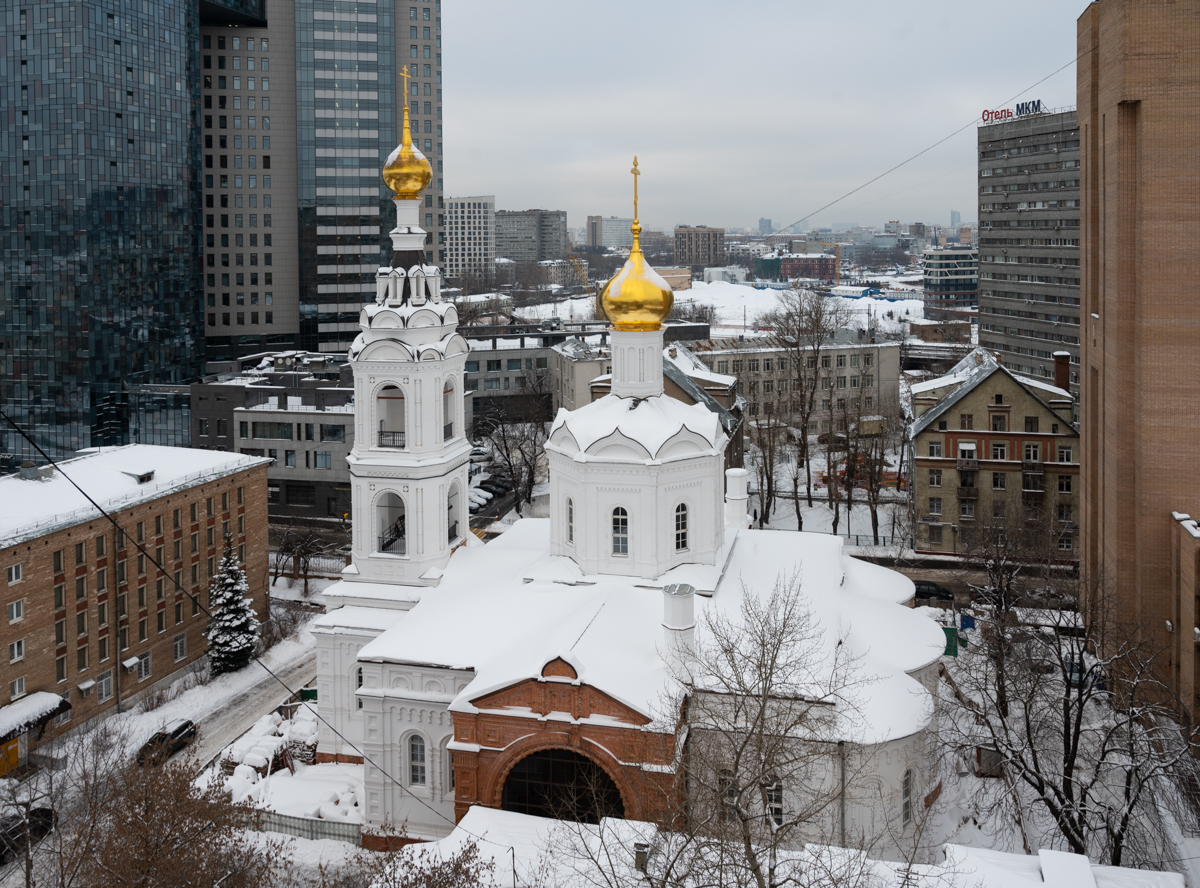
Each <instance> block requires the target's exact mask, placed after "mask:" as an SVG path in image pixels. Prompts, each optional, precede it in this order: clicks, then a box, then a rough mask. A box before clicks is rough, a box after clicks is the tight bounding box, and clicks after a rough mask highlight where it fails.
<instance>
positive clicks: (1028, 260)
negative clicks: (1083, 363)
mask: <svg viewBox="0 0 1200 888" xmlns="http://www.w3.org/2000/svg"><path fill="white" fill-rule="evenodd" d="M978 138H979V218H980V223H981V226H982V228H981V231H980V232H979V344H980V345H981V346H983V347H984V348H987V349H989V350H991V351H994V352H999V353H1000V354H1001V355H1003V356H1004V364H1005V366H1007V367H1008V368H1009V369H1011V370H1012V371H1014V372H1016V373H1025V374H1028V375H1030V376H1039V377H1041V378H1043V379H1053V378H1054V353H1055V352H1056V351H1066V352H1068V353H1069V354H1070V355H1071V363H1072V365H1073V366H1072V369H1071V376H1070V380H1069V381H1070V388H1071V391H1072V393H1074V394H1075V395H1076V396H1078V394H1079V369H1078V368H1079V275H1080V271H1079V175H1080V172H1079V127H1078V126H1077V125H1076V121H1075V112H1074V111H1064V112H1062V113H1059V114H1034V115H1030V116H1027V117H1018V118H1015V119H1013V120H1006V121H1004V122H1002V123H995V124H990V125H987V126H981V127H979V131H978ZM960 238H961V239H962V240H963V241H964V242H966V243H969V242H970V232H968V231H966V230H965V229H963V230H960Z"/></svg>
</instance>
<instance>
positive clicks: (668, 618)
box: [663, 583, 696, 678]
mask: <svg viewBox="0 0 1200 888" xmlns="http://www.w3.org/2000/svg"><path fill="white" fill-rule="evenodd" d="M663 641H664V643H665V654H666V657H665V659H666V661H667V665H668V666H669V667H670V669H671V673H672V674H673V675H675V676H676V677H677V678H684V677H686V676H687V674H688V668H689V662H690V660H691V656H692V652H693V651H694V650H695V644H696V587H695V586H690V585H688V584H687V583H671V584H670V585H668V586H663Z"/></svg>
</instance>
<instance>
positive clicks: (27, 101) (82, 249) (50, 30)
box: [0, 0, 221, 468]
mask: <svg viewBox="0 0 1200 888" xmlns="http://www.w3.org/2000/svg"><path fill="white" fill-rule="evenodd" d="M220 5H221V4H219V3H207V4H205V6H206V7H209V8H213V9H217V8H220ZM186 9H187V7H185V6H181V5H180V4H179V3H175V2H167V0H146V2H143V3H138V4H137V5H136V6H134V5H130V4H126V3H121V4H116V3H113V4H97V3H71V4H68V3H52V2H29V3H22V4H16V3H11V4H6V6H5V10H4V12H3V16H4V18H3V21H4V33H5V42H6V48H5V51H4V52H3V54H2V55H0V71H3V84H4V85H3V87H2V88H0V114H2V115H3V119H4V121H5V126H4V128H3V131H2V132H0V207H2V209H0V237H2V239H3V242H4V250H5V256H6V259H5V270H4V274H3V277H2V279H0V406H2V407H3V409H4V411H5V412H6V413H8V414H9V415H10V416H11V417H12V418H13V419H14V420H15V421H16V422H18V423H20V424H21V425H22V427H24V428H25V429H26V430H28V431H29V432H30V433H31V434H32V435H33V436H34V437H35V438H36V439H37V441H38V443H39V444H40V445H41V446H42V447H43V448H45V450H46V451H47V452H49V453H50V454H51V455H52V456H64V455H67V454H70V453H71V452H73V451H75V450H78V449H80V448H84V447H89V446H93V445H97V444H119V443H127V442H129V441H131V440H133V439H134V436H135V435H137V434H138V421H139V419H138V418H139V416H143V418H144V412H143V411H141V409H140V406H139V403H138V399H139V397H140V394H139V393H143V392H147V391H152V390H151V389H148V388H147V387H148V386H151V385H154V384H171V383H183V382H185V381H187V380H188V379H189V378H191V377H194V376H196V375H198V374H199V372H200V369H201V361H202V358H203V339H202V336H203V328H202V326H201V323H202V317H201V308H200V305H201V300H200V289H199V283H200V277H199V275H200V257H201V253H200V240H199V232H200V230H201V228H200V225H201V217H200V202H199V199H198V192H197V188H196V184H197V182H196V176H197V174H198V172H199V140H198V138H197V136H198V133H197V130H196V128H195V117H194V115H195V114H196V111H197V108H198V96H199V86H200V81H199V71H198V69H199V61H200V59H199V53H198V49H199V41H198V39H197V37H198V28H199V20H198V18H197V17H196V16H195V14H193V13H189V12H187V11H186ZM68 48H69V49H68ZM159 391H161V392H163V393H164V397H166V399H167V400H166V401H165V402H163V403H166V404H167V405H168V406H170V405H171V404H172V398H171V394H170V390H169V389H160V390H159ZM150 397H151V400H154V399H155V397H156V396H154V395H151V396H150ZM151 406H153V407H155V408H157V407H160V406H162V405H161V404H159V403H158V402H157V401H155V403H154V404H152V405H151ZM175 406H178V405H175ZM152 412H154V414H155V416H156V417H157V418H159V419H161V417H163V416H164V415H167V416H168V417H169V418H168V419H166V420H162V421H161V422H158V420H156V424H159V425H161V428H160V431H161V432H162V433H163V435H162V437H158V438H155V439H154V440H156V441H159V442H161V443H177V441H176V440H173V435H172V424H173V423H174V425H177V426H178V427H177V428H176V429H175V434H174V437H175V438H179V440H180V442H181V441H182V440H184V439H185V438H186V433H187V418H186V415H185V414H184V413H182V412H175V413H169V414H163V413H161V411H159V410H157V409H155V410H153V411H152ZM170 417H173V419H172V418H170ZM141 440H143V441H145V440H149V439H147V438H141ZM30 457H33V458H39V457H37V456H36V454H35V452H34V451H33V449H32V448H31V447H30V446H29V445H28V444H27V443H26V442H25V441H24V440H23V439H22V438H21V437H20V436H19V435H18V434H17V433H16V432H15V431H14V430H13V428H12V427H11V426H10V425H9V424H8V423H5V422H3V421H0V468H7V467H11V465H12V463H13V462H21V461H23V460H24V459H27V458H30Z"/></svg>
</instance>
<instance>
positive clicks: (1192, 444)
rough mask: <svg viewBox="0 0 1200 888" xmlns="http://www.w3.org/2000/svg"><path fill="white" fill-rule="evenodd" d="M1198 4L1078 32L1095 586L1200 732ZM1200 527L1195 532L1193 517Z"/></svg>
mask: <svg viewBox="0 0 1200 888" xmlns="http://www.w3.org/2000/svg"><path fill="white" fill-rule="evenodd" d="M1197 34H1200V4H1197V3H1195V2H1188V3H1138V2H1134V0H1100V2H1098V3H1092V4H1089V5H1088V6H1087V7H1086V8H1084V10H1083V13H1082V15H1080V17H1079V22H1078V51H1079V53H1081V54H1082V55H1083V60H1082V61H1081V62H1080V65H1079V71H1078V74H1077V77H1078V87H1079V89H1078V93H1079V108H1078V122H1079V136H1080V149H1081V150H1080V157H1081V160H1082V176H1081V182H1082V187H1081V192H1080V199H1081V206H1080V213H1079V216H1080V220H1081V229H1080V242H1081V249H1082V252H1081V255H1080V259H1081V262H1080V268H1081V270H1082V273H1081V276H1080V277H1081V281H1082V283H1081V288H1080V296H1081V301H1082V305H1081V306H1080V317H1081V320H1082V322H1083V323H1082V325H1081V328H1080V334H1081V335H1080V338H1081V339H1082V340H1083V341H1082V343H1081V354H1080V361H1081V365H1080V366H1081V374H1082V375H1081V380H1080V388H1081V391H1082V393H1083V400H1082V403H1081V405H1080V420H1081V428H1082V432H1083V442H1084V453H1083V485H1084V506H1083V521H1082V533H1083V555H1082V566H1081V568H1082V573H1083V575H1084V576H1085V577H1086V578H1087V579H1088V580H1089V581H1091V582H1096V583H1101V584H1103V585H1102V589H1103V591H1104V592H1105V593H1106V594H1107V595H1110V596H1111V598H1112V602H1113V604H1114V606H1115V610H1116V617H1117V619H1119V620H1120V621H1122V623H1123V627H1122V630H1123V631H1124V632H1127V633H1128V632H1137V633H1138V634H1139V636H1140V637H1141V638H1143V639H1144V640H1145V641H1146V642H1147V643H1148V644H1150V645H1152V646H1153V648H1154V649H1156V650H1158V651H1162V652H1163V654H1162V655H1161V656H1160V657H1159V658H1158V660H1157V662H1160V663H1162V665H1163V669H1162V672H1161V673H1160V678H1162V679H1163V680H1165V681H1166V682H1168V683H1169V685H1170V687H1171V689H1172V691H1173V692H1174V693H1175V694H1176V696H1177V697H1178V699H1179V700H1180V701H1182V703H1183V704H1184V707H1185V710H1186V711H1187V712H1188V714H1189V715H1190V718H1191V721H1192V723H1195V721H1196V720H1197V718H1200V705H1198V704H1200V697H1197V692H1198V691H1200V658H1197V656H1196V648H1197V645H1196V631H1197V630H1200V609H1198V608H1197V606H1196V597H1195V594H1194V593H1195V591H1196V590H1195V579H1194V578H1195V576H1196V567H1197V562H1196V561H1195V560H1194V558H1195V555H1196V549H1195V546H1194V545H1192V544H1189V543H1188V542H1187V539H1186V538H1184V537H1183V536H1181V535H1183V534H1186V535H1187V536H1188V537H1190V536H1191V535H1192V534H1193V533H1194V532H1195V527H1194V525H1191V524H1188V522H1191V521H1192V520H1193V519H1194V518H1195V517H1197V516H1200V497H1198V495H1197V491H1198V489H1200V468H1198V467H1197V461H1196V450H1197V436H1196V428H1197V422H1196V418H1197V417H1198V416H1200V387H1198V386H1196V385H1194V384H1193V383H1192V381H1191V379H1190V368H1191V367H1194V366H1196V364H1197V362H1198V361H1200V339H1197V337H1196V333H1195V324H1196V300H1195V288H1196V281H1197V279H1198V278H1200V254H1198V253H1197V251H1196V249H1195V232H1197V231H1200V177H1198V176H1197V175H1196V157H1197V155H1198V152H1200V103H1197V101H1196V96H1197V95H1198V94H1200V55H1197V52H1196V48H1197V45H1198V43H1197V36H1196V35H1197ZM1189 515H1190V516H1191V517H1187V516H1189Z"/></svg>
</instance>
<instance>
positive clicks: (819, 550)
mask: <svg viewBox="0 0 1200 888" xmlns="http://www.w3.org/2000/svg"><path fill="white" fill-rule="evenodd" d="M639 409H641V408H639ZM699 409H701V410H703V409H704V408H699ZM706 412H707V411H706ZM549 536H550V528H549V521H547V520H545V519H525V520H521V521H518V522H516V523H515V524H514V525H513V526H512V527H511V528H510V529H509V530H508V531H507V532H505V533H504V534H503V535H502V536H501V537H499V538H498V539H496V540H493V541H492V542H490V543H488V544H487V545H486V546H479V547H474V548H463V549H459V550H457V551H456V552H455V553H454V556H453V557H452V558H451V559H450V562H449V564H448V565H447V567H446V569H445V572H444V574H443V576H442V578H441V582H440V583H439V585H438V586H437V587H436V588H430V589H424V590H422V593H421V601H420V603H418V604H417V605H416V606H415V607H414V608H413V609H412V610H410V611H407V612H405V613H403V614H401V615H400V618H399V619H398V620H397V621H396V624H395V625H394V626H393V627H392V628H391V629H388V630H387V631H386V632H384V633H383V634H382V635H380V636H379V637H378V638H376V639H374V640H373V641H371V642H369V643H368V644H367V645H366V646H365V647H363V649H362V650H361V651H360V652H359V659H360V660H364V661H383V662H396V663H420V664H436V665H439V666H444V667H447V668H455V669H467V670H474V672H475V677H474V679H473V680H472V681H471V682H470V684H468V685H467V687H466V688H465V689H464V690H463V691H462V692H460V693H459V694H458V695H457V696H456V697H455V698H454V700H453V702H452V703H451V704H450V708H451V710H453V711H459V712H477V711H479V710H478V709H477V708H476V705H475V702H473V701H477V700H479V699H480V698H482V697H483V696H485V695H487V694H489V693H491V692H494V691H497V690H500V689H502V688H505V687H508V686H511V685H513V684H515V683H517V682H520V681H524V680H526V679H532V678H537V677H538V676H540V675H541V672H542V668H543V666H545V664H546V663H547V662H549V661H550V660H553V659H554V658H556V657H561V658H562V659H563V660H565V661H566V662H568V663H570V664H571V666H572V667H573V668H574V669H575V671H576V674H577V676H578V679H579V681H580V682H582V683H585V684H588V685H591V686H593V687H595V688H597V689H599V690H601V691H603V692H604V693H606V694H608V695H609V696H611V697H612V698H614V699H616V700H618V701H620V702H621V703H623V704H625V705H626V706H628V707H630V708H631V709H633V710H634V711H636V712H639V713H642V714H644V715H645V716H646V717H653V715H654V714H655V710H656V709H657V707H659V706H660V704H661V703H662V701H663V699H664V698H665V695H667V694H668V693H670V691H671V690H672V688H673V679H671V677H670V675H669V673H668V669H667V666H666V664H665V662H664V660H663V656H662V654H663V629H662V620H663V600H662V599H663V595H662V593H661V592H660V591H659V590H660V589H661V587H662V586H663V585H666V584H667V583H669V582H673V581H675V580H676V579H677V578H676V577H675V576H673V575H671V576H668V575H664V576H663V577H659V578H658V579H657V580H647V579H644V578H636V577H621V576H610V575H587V576H584V575H582V574H581V573H580V572H579V571H578V570H577V569H576V570H575V571H574V573H572V574H571V575H569V576H568V575H566V574H564V572H563V571H562V570H561V569H559V567H557V566H556V565H557V564H558V562H561V561H564V560H565V559H554V558H551V556H550V554H549V552H550V540H549ZM730 536H731V538H732V542H731V543H729V546H730V548H729V549H728V550H727V551H728V557H727V558H726V559H725V560H724V561H723V564H724V570H723V572H721V573H720V574H719V579H718V581H717V582H716V583H715V584H714V585H715V591H714V593H713V594H712V596H711V597H704V596H698V597H697V599H696V609H697V624H698V628H697V632H698V634H699V635H700V636H701V639H700V640H701V643H703V638H702V636H703V614H704V612H705V611H712V612H714V613H719V614H721V615H724V616H726V617H729V618H734V619H736V618H737V617H738V615H739V614H740V613H741V606H742V599H743V596H745V595H753V596H760V597H766V596H769V595H770V594H771V592H772V590H773V589H774V587H775V584H776V581H777V580H778V579H779V578H780V577H784V578H787V577H790V576H792V575H793V574H796V573H799V574H800V577H801V584H802V585H801V588H802V591H803V594H804V595H805V596H806V597H807V598H808V601H809V604H810V607H811V611H812V615H813V619H814V622H815V623H816V624H818V625H819V626H820V629H821V641H820V642H819V644H820V645H821V647H822V650H823V652H824V654H825V655H826V657H827V659H831V658H832V657H833V654H834V651H835V650H837V645H838V643H839V639H840V640H841V642H842V643H844V644H846V645H848V651H849V652H850V653H851V654H852V655H854V656H856V657H858V658H859V664H860V668H861V669H862V670H863V674H864V675H869V676H871V677H872V678H871V680H870V681H868V682H866V683H865V684H864V685H862V686H861V687H856V688H855V689H854V691H853V697H854V699H853V700H852V701H851V702H852V704H853V705H852V706H847V707H845V712H846V713H847V717H849V713H850V712H856V713H859V716H858V719H859V721H858V722H856V725H855V729H854V730H855V733H854V737H855V739H857V740H861V741H863V742H881V741H883V740H888V739H896V738H900V737H906V736H908V735H910V734H913V733H915V732H916V731H918V730H920V729H921V728H923V727H924V726H925V724H926V723H927V722H928V720H929V717H930V714H931V712H932V698H931V697H930V695H929V692H928V691H927V690H926V689H925V687H924V686H923V685H922V684H921V683H920V682H919V681H917V680H916V679H915V678H913V677H912V676H911V675H910V673H912V672H915V671H917V670H920V669H922V668H924V667H926V666H928V665H929V664H931V663H933V662H935V661H936V660H937V659H938V657H939V656H940V655H941V654H942V652H943V650H944V648H945V636H944V634H943V633H942V631H941V629H939V628H938V626H937V625H936V624H934V623H933V621H932V620H929V619H928V618H927V617H924V616H922V615H920V614H918V613H916V612H914V611H913V610H911V609H910V608H908V607H905V606H904V605H903V602H906V601H908V600H909V599H910V598H911V597H912V596H913V584H912V582H911V581H910V580H908V579H907V578H906V577H904V576H902V575H900V574H898V573H895V572H894V571H891V570H888V569H886V568H883V567H879V566H877V565H873V564H868V563H866V562H863V561H857V560H855V559H853V558H851V557H850V556H849V555H847V554H846V553H845V552H844V551H843V548H842V540H841V539H840V538H839V537H834V536H830V535H827V534H811V533H797V532H794V531H765V530H762V531H752V530H743V531H739V532H737V533H736V535H735V534H733V533H732V531H731V532H730ZM447 625H454V627H455V631H454V632H453V633H446V632H445V631H443V630H444V627H445V626H447ZM497 626H503V627H505V631H503V632H498V631H496V627H497ZM842 650H847V648H843V649H842ZM387 693H395V694H396V695H399V696H403V693H404V691H402V690H396V691H394V692H392V691H387ZM508 714H510V715H512V714H513V713H511V712H509V713H508ZM531 717H533V716H531ZM606 718H607V717H606ZM844 727H845V728H846V733H847V734H848V733H849V725H845V726H844Z"/></svg>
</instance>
